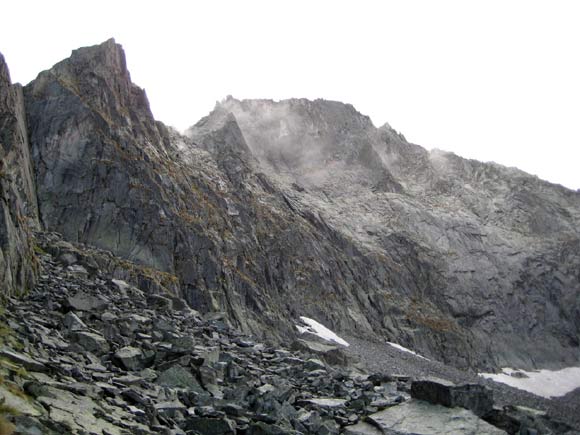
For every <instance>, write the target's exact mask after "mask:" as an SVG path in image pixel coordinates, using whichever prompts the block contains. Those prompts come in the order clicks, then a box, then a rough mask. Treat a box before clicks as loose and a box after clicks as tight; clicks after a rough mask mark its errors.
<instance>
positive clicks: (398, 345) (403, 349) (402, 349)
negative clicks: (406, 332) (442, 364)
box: [387, 341, 430, 361]
mask: <svg viewBox="0 0 580 435" xmlns="http://www.w3.org/2000/svg"><path fill="white" fill-rule="evenodd" d="M387 344H388V345H390V346H393V347H394V348H395V349H399V350H400V351H402V352H407V353H410V354H413V355H415V356H418V357H419V358H423V359H426V360H427V361H430V359H429V358H425V357H424V356H423V355H419V354H418V353H417V352H413V351H412V350H411V349H407V348H406V347H403V346H401V345H400V344H397V343H392V342H390V341H387Z"/></svg>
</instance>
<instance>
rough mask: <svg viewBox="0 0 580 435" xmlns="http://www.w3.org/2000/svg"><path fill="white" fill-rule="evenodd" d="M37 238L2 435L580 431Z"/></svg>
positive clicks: (6, 361)
mask: <svg viewBox="0 0 580 435" xmlns="http://www.w3.org/2000/svg"><path fill="white" fill-rule="evenodd" d="M36 236H37V243H38V249H37V251H38V254H39V260H40V263H41V267H42V274H41V276H40V278H39V283H38V285H37V286H36V287H35V289H33V290H32V291H31V292H30V293H29V294H27V295H26V296H24V297H22V298H19V299H16V298H13V299H10V300H9V301H7V305H6V310H5V311H3V312H1V313H0V327H1V330H2V334H1V336H0V341H1V343H2V347H1V348H0V401H1V407H0V430H1V431H2V433H15V434H29V435H36V434H44V435H56V434H59V435H63V434H73V435H77V434H78V435H81V434H87V433H91V434H99V435H129V434H139V435H149V434H173V435H198V434H204V435H205V434H208V435H209V434H214V435H235V434H238V435H240V434H247V435H279V434H289V435H292V434H294V435H300V434H304V435H307V434H313V435H315V434H316V435H338V434H349V435H356V434H359V435H360V434H366V435H372V434H382V433H397V434H401V435H404V434H409V435H410V434H429V435H434V434H442V435H443V434H449V435H451V434H453V435H474V434H494V435H495V434H497V435H499V434H505V433H509V434H515V433H542V434H546V435H548V434H556V433H558V434H564V433H566V434H570V435H571V434H573V433H576V432H575V431H574V429H573V426H571V425H570V424H568V423H565V422H562V421H558V420H556V419H555V418H554V416H553V415H552V414H551V413H550V414H547V413H546V412H544V411H538V410H531V409H529V408H523V407H517V406H515V403H511V404H510V405H511V406H507V407H498V406H494V398H493V393H492V390H491V389H489V388H487V387H485V386H483V385H481V384H478V383H475V382H467V383H465V382H463V383H459V384H453V383H451V382H449V381H445V380H442V379H433V378H427V379H421V378H411V377H410V376H407V375H404V374H391V373H385V372H376V373H373V374H369V373H365V372H364V371H361V367H360V365H357V364H353V363H352V361H351V362H350V364H349V365H347V366H345V365H341V366H338V365H333V364H329V361H328V360H327V359H326V356H327V355H330V352H326V353H325V352H317V351H316V350H310V348H312V349H317V348H332V349H334V354H333V355H334V356H333V358H332V359H333V360H335V361H336V357H337V356H338V355H343V357H344V354H343V353H342V351H341V350H340V349H337V348H336V346H334V347H333V346H329V345H328V344H326V345H325V344H323V343H322V342H315V341H311V340H312V338H311V337H306V336H305V337H304V338H303V339H301V343H303V344H305V345H306V346H307V347H305V348H303V349H302V350H301V351H296V350H290V349H288V348H287V347H284V346H276V345H272V344H268V343H260V342H258V341H256V340H255V339H253V338H252V337H248V336H246V335H243V334H242V333H240V331H237V330H235V329H234V328H232V327H231V326H230V325H229V322H228V320H227V318H226V316H225V315H224V313H207V314H205V315H202V314H201V313H199V312H197V311H195V310H192V309H190V308H189V307H188V306H187V304H185V303H184V301H182V300H180V299H179V298H176V297H174V296H172V295H171V294H168V293H166V292H165V291H164V290H163V289H162V288H161V287H151V286H141V285H138V284H137V282H136V281H135V277H137V276H139V275H140V274H143V273H145V274H146V273H147V271H146V270H145V269H144V268H143V267H142V266H139V265H136V264H132V263H130V262H128V261H126V260H123V259H120V258H117V257H115V256H113V255H111V253H109V252H106V251H101V250H98V249H94V248H91V247H87V246H83V245H79V244H71V243H68V242H66V241H64V240H62V239H61V238H60V237H59V236H58V235H56V234H54V233H38V234H37V235H36ZM308 346H310V348H309V347H308ZM401 367H405V364H404V361H401ZM563 409H564V410H565V409H566V408H563ZM572 414H573V413H571V412H570V411H569V409H568V415H567V416H564V417H569V418H568V420H570V423H571V424H574V418H573V415H572Z"/></svg>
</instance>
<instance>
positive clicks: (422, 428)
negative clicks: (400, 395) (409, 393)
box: [351, 400, 506, 435]
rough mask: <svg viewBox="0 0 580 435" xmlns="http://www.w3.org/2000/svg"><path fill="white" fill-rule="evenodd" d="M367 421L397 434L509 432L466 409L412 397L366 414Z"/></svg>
mask: <svg viewBox="0 0 580 435" xmlns="http://www.w3.org/2000/svg"><path fill="white" fill-rule="evenodd" d="M367 422H368V423H371V424H372V425H374V426H375V427H377V428H379V429H380V430H381V431H383V433H387V434H397V435H405V434H408V435H501V434H504V435H505V434H506V432H504V431H503V430H501V429H498V428H496V427H494V426H492V425H490V424H489V423H486V422H485V421H483V420H481V419H480V418H479V417H477V416H476V415H475V414H474V413H473V412H471V411H468V410H466V409H462V408H447V407H444V406H441V405H433V404H430V403H427V402H422V401H419V400H410V401H408V402H405V403H403V404H402V405H397V406H393V407H391V408H388V409H386V410H384V411H381V412H378V413H376V414H372V415H370V416H369V417H367ZM361 429H362V428H361ZM351 433H353V432H351ZM354 433H356V432H354ZM362 433H365V432H362ZM371 433H372V432H371Z"/></svg>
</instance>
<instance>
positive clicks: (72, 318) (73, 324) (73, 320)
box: [62, 311, 88, 331]
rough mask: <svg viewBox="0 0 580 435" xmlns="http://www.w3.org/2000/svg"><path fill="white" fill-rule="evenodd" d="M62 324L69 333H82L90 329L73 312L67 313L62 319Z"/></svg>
mask: <svg viewBox="0 0 580 435" xmlns="http://www.w3.org/2000/svg"><path fill="white" fill-rule="evenodd" d="M62 323H63V324H64V326H66V328H67V329H68V330H69V331H82V330H86V329H88V327H87V325H85V322H83V321H82V320H81V319H80V318H79V316H77V315H76V314H75V313H73V312H72V311H70V312H68V313H66V315H65V316H64V318H63V319H62Z"/></svg>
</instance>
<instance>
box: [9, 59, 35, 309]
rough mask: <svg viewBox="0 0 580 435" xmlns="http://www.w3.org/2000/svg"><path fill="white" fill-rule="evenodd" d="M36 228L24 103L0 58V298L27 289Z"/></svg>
mask: <svg viewBox="0 0 580 435" xmlns="http://www.w3.org/2000/svg"><path fill="white" fill-rule="evenodd" d="M37 226H38V212H37V208H36V193H35V187H34V177H33V172H32V166H31V160H30V150H29V146H28V134H27V127H26V118H25V114H24V99H23V95H22V88H21V87H20V85H17V84H16V85H13V84H11V81H10V73H9V71H8V67H7V65H6V63H5V61H4V57H3V56H2V54H0V287H1V288H2V291H1V292H0V293H1V296H2V297H6V296H11V295H14V294H19V293H22V292H24V291H26V290H28V289H30V288H31V287H32V286H33V285H34V283H35V282H36V277H37V272H38V270H37V262H36V258H35V253H34V246H33V242H32V239H31V232H32V230H33V229H34V228H36V227H37Z"/></svg>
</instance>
